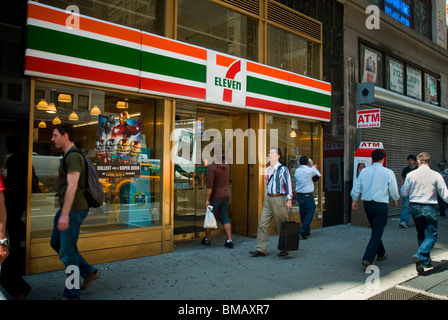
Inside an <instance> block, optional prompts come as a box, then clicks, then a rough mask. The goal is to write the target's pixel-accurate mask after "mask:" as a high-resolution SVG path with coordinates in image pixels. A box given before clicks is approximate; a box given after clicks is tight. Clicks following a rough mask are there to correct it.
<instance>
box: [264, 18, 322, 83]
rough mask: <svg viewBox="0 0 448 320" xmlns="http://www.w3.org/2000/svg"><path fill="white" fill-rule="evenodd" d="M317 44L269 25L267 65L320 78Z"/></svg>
mask: <svg viewBox="0 0 448 320" xmlns="http://www.w3.org/2000/svg"><path fill="white" fill-rule="evenodd" d="M316 49H317V44H313V42H312V41H309V40H306V39H305V38H302V37H300V36H298V35H295V34H293V33H291V32H288V31H285V30H282V29H279V28H276V27H274V26H272V25H268V46H267V54H268V60H267V63H268V65H270V66H273V67H277V68H280V69H284V70H288V71H292V72H295V73H298V74H302V75H305V76H308V77H314V78H318V77H319V76H320V71H319V69H320V68H319V65H318V60H319V54H318V51H317V50H316Z"/></svg>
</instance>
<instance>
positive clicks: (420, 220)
mask: <svg viewBox="0 0 448 320" xmlns="http://www.w3.org/2000/svg"><path fill="white" fill-rule="evenodd" d="M410 208H411V215H412V218H413V219H414V222H415V227H416V229H417V240H418V245H419V248H418V251H417V253H416V254H415V255H414V257H417V258H419V259H420V261H421V262H422V263H423V265H424V266H425V267H427V266H428V265H429V264H430V263H431V257H430V252H431V249H432V248H433V247H434V244H435V243H436V241H437V230H438V223H437V211H436V208H435V206H434V205H417V204H412V203H411V205H410Z"/></svg>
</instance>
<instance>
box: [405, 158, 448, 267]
mask: <svg viewBox="0 0 448 320" xmlns="http://www.w3.org/2000/svg"><path fill="white" fill-rule="evenodd" d="M417 161H418V165H419V168H418V169H416V170H414V171H412V172H409V173H408V175H407V176H406V179H405V181H404V184H403V186H402V187H401V194H402V196H404V197H409V202H410V213H411V215H412V218H413V219H414V222H415V228H416V229H417V240H418V244H419V248H418V251H417V253H416V254H414V256H413V257H412V259H413V261H414V263H415V267H416V269H417V272H418V274H420V275H421V274H424V273H425V269H424V268H425V267H427V268H430V267H431V256H430V253H431V249H432V248H433V247H434V244H435V242H436V241H437V233H438V223H437V212H436V206H437V195H439V196H440V198H441V199H442V200H443V201H445V202H448V189H447V186H446V184H445V181H444V180H443V177H442V175H441V174H440V173H438V172H437V171H434V170H432V169H431V168H430V165H431V156H430V155H429V153H427V152H422V153H420V154H419V155H418V156H417Z"/></svg>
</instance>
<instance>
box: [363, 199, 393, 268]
mask: <svg viewBox="0 0 448 320" xmlns="http://www.w3.org/2000/svg"><path fill="white" fill-rule="evenodd" d="M364 210H365V212H366V215H367V220H368V221H369V223H370V227H371V229H372V234H371V236H370V241H369V243H368V244H367V248H366V251H365V252H364V256H363V258H362V260H367V261H369V262H370V263H372V261H373V260H375V256H378V257H382V256H384V254H385V253H386V250H385V249H384V245H383V241H382V240H381V238H382V236H383V232H384V228H385V227H386V224H387V211H388V209H387V203H380V202H374V201H365V202H364Z"/></svg>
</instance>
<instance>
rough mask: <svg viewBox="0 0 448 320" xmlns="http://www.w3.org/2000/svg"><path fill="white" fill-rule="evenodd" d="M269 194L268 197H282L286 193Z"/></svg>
mask: <svg viewBox="0 0 448 320" xmlns="http://www.w3.org/2000/svg"><path fill="white" fill-rule="evenodd" d="M267 195H268V197H281V196H285V195H286V194H284V193H268V194H267Z"/></svg>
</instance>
